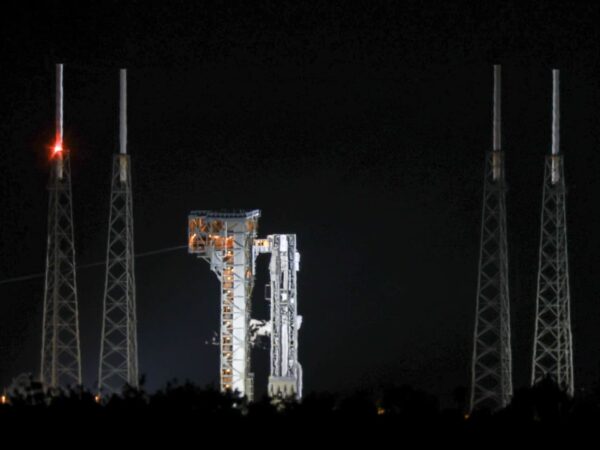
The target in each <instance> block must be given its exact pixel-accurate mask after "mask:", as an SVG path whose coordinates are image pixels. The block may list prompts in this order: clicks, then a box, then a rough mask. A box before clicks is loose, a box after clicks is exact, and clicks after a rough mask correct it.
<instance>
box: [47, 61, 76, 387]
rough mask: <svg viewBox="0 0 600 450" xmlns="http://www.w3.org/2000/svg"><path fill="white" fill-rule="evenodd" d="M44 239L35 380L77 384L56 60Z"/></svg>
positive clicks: (65, 155)
mask: <svg viewBox="0 0 600 450" xmlns="http://www.w3.org/2000/svg"><path fill="white" fill-rule="evenodd" d="M48 191H49V196H50V198H49V205H48V242H47V253H46V281H45V288H44V313H43V320H42V326H43V329H42V354H41V364H40V380H41V382H42V383H43V384H44V385H45V386H46V387H47V388H53V389H56V388H65V387H68V386H74V385H80V384H81V350H80V342H79V313H78V309H77V283H76V277H75V246H74V238H73V200H72V195H71V165H70V156H69V151H68V150H67V149H65V148H64V147H63V66H62V64H57V66H56V141H55V144H54V147H53V149H52V161H51V165H50V180H49V184H48Z"/></svg>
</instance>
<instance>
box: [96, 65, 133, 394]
mask: <svg viewBox="0 0 600 450" xmlns="http://www.w3.org/2000/svg"><path fill="white" fill-rule="evenodd" d="M120 87H121V89H120V108H119V109H120V120H119V147H120V151H119V154H118V155H115V156H114V157H113V169H112V184H111V197H110V213H109V221H108V246H107V255H106V281H105V287H104V304H103V307H104V311H103V318H102V340H101V344H100V366H99V373H98V389H99V391H100V392H101V393H103V394H108V395H110V394H113V393H119V392H120V391H121V390H122V388H123V387H124V386H125V384H128V385H129V386H132V387H135V388H137V387H138V354H137V320H136V303H135V271H134V247H133V206H132V193H131V163H130V159H129V155H128V154H127V71H126V70H125V69H121V71H120Z"/></svg>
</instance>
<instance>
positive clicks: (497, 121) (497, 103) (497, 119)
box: [493, 64, 502, 151]
mask: <svg viewBox="0 0 600 450" xmlns="http://www.w3.org/2000/svg"><path fill="white" fill-rule="evenodd" d="M500 83H501V81H500V66H499V65H498V64H495V65H494V148H493V150H494V151H499V150H500V148H501V147H502V139H501V136H500V125H501V120H502V119H501V116H500V111H501V101H502V100H501V95H500V89H501V84H500Z"/></svg>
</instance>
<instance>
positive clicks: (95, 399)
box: [94, 395, 100, 403]
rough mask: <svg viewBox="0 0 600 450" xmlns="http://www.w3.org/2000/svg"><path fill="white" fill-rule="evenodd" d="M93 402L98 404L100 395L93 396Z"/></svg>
mask: <svg viewBox="0 0 600 450" xmlns="http://www.w3.org/2000/svg"><path fill="white" fill-rule="evenodd" d="M94 401H95V402H96V403H100V395H95V396H94Z"/></svg>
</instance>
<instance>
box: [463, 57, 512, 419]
mask: <svg viewBox="0 0 600 450" xmlns="http://www.w3.org/2000/svg"><path fill="white" fill-rule="evenodd" d="M500 101H501V100H500V66H498V65H495V66H494V109H493V149H492V151H491V152H488V154H487V156H486V162H485V174H484V189H483V212H482V221H481V243H480V254H479V275H478V284H477V308H476V318H475V333H474V346H473V347H474V348H473V360H472V373H471V398H470V410H471V411H473V410H477V409H484V408H485V409H490V410H492V411H493V410H497V409H499V408H502V407H504V406H506V405H507V404H508V402H509V400H510V398H511V396H512V358H511V344H510V306H509V290H508V254H507V253H508V252H507V242H506V200H505V197H506V182H505V177H504V152H503V151H502V150H501V135H500V134H501V132H500V120H501V117H500Z"/></svg>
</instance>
